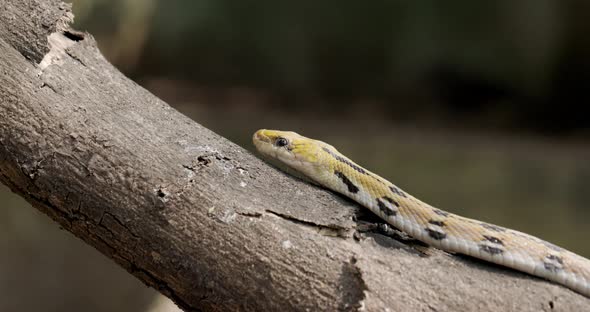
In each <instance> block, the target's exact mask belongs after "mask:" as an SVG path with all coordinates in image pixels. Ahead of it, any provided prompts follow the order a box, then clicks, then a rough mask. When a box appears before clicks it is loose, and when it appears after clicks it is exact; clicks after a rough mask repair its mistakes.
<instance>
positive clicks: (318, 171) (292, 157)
mask: <svg viewBox="0 0 590 312" xmlns="http://www.w3.org/2000/svg"><path fill="white" fill-rule="evenodd" d="M253 142H254V145H255V146H256V148H257V149H258V151H259V152H260V153H261V154H263V155H264V156H267V157H270V158H273V159H276V160H278V161H280V162H282V163H284V164H286V165H287V166H288V167H290V168H292V169H294V170H296V171H297V172H299V173H301V174H303V175H305V176H307V177H308V178H310V179H311V180H313V181H314V182H315V183H318V184H320V185H321V186H324V187H326V188H328V189H331V190H333V191H335V192H338V193H341V194H343V195H345V196H347V197H349V198H351V199H352V200H354V201H356V202H357V203H359V204H361V205H362V206H364V207H366V208H368V209H370V210H371V211H372V212H373V213H375V214H376V215H378V216H379V217H381V218H382V219H383V220H385V221H387V223H389V224H391V225H393V226H395V227H396V228H398V229H399V230H401V231H404V232H405V233H407V234H409V235H411V236H412V237H414V238H415V239H418V240H420V241H422V242H424V243H427V244H428V245H430V246H434V247H436V248H440V249H442V250H445V251H449V252H455V253H461V254H465V255H469V256H472V257H475V258H479V259H482V260H485V261H489V262H493V263H496V264H499V265H503V266H506V267H509V268H513V269H516V270H519V271H522V272H526V273H529V274H531V275H535V276H538V277H542V278H545V279H547V280H550V281H554V282H556V283H559V284H562V285H564V286H566V287H569V288H570V289H572V290H574V291H576V292H578V293H580V294H583V295H585V296H586V297H590V260H588V259H586V258H583V257H581V256H579V255H576V254H574V253H572V252H570V251H567V250H565V249H563V248H561V247H558V246H555V245H553V244H551V243H548V242H546V241H543V240H541V239H539V238H536V237H534V236H531V235H528V234H525V233H522V232H518V231H515V230H511V229H507V228H503V227H500V226H497V225H493V224H489V223H485V222H481V221H477V220H473V219H469V218H465V217H461V216H458V215H455V214H452V213H449V212H446V211H443V210H440V209H437V208H434V207H432V206H430V205H428V204H426V203H424V202H422V201H420V200H418V199H417V198H415V197H413V196H411V195H410V194H408V193H406V192H405V191H403V190H402V189H400V188H399V187H397V186H395V185H394V184H392V183H391V182H389V181H387V180H385V179H384V178H382V177H380V176H378V175H376V174H374V173H372V172H370V171H369V170H367V169H365V168H363V167H361V166H359V165H357V164H356V163H354V162H353V161H352V160H350V159H348V158H347V157H346V156H344V155H342V154H340V153H339V152H338V151H337V150H336V149H335V148H334V147H332V146H331V145H329V144H326V143H324V142H321V141H317V140H313V139H309V138H306V137H304V136H301V135H299V134H297V133H295V132H290V131H277V130H266V129H262V130H258V131H257V132H256V133H255V134H254V136H253Z"/></svg>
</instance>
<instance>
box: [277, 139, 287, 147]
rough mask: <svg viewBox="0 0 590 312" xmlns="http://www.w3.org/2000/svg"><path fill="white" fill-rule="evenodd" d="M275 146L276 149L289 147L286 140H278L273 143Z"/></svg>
mask: <svg viewBox="0 0 590 312" xmlns="http://www.w3.org/2000/svg"><path fill="white" fill-rule="evenodd" d="M275 145H276V146H277V147H283V146H287V145H289V140H287V139H285V138H278V139H277V140H276V141H275Z"/></svg>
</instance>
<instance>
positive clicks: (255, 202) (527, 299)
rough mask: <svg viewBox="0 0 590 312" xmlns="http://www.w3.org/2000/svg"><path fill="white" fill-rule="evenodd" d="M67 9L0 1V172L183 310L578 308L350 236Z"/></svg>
mask: <svg viewBox="0 0 590 312" xmlns="http://www.w3.org/2000/svg"><path fill="white" fill-rule="evenodd" d="M72 18H73V16H72V14H71V12H70V8H69V6H68V5H65V4H63V3H61V2H60V1H58V0H2V2H0V99H1V101H0V181H2V183H4V184H6V185H7V186H9V187H10V188H11V189H12V191H14V192H15V193H18V194H20V195H21V196H23V197H24V198H26V199H27V200H28V201H29V202H30V203H32V204H33V206H34V207H36V208H38V209H39V210H41V211H43V212H44V213H46V214H47V215H49V216H50V217H51V218H52V219H54V220H55V221H56V222H58V223H59V224H60V225H61V226H63V227H64V228H65V229H66V230H68V231H70V232H72V233H73V234H74V235H76V236H78V237H79V238H81V239H82V240H84V241H85V242H87V243H88V244H90V245H92V246H94V247H95V248H97V249H98V250H100V251H101V252H102V253H104V254H105V255H107V256H109V257H110V258H112V259H113V260H114V261H116V262H117V263H118V264H119V265H121V266H122V267H124V268H126V269H127V270H128V271H129V272H130V273H132V274H133V275H135V276H136V277H137V278H139V279H140V280H142V281H143V282H144V283H146V284H147V285H150V286H152V287H154V288H156V289H158V290H159V291H160V292H162V293H163V294H165V295H166V296H168V297H170V298H171V299H173V300H174V301H175V302H176V303H177V304H178V305H179V306H180V307H182V308H183V309H185V310H208V311H225V310H243V311H254V310H283V311H304V310H317V309H323V310H357V309H363V308H364V309H366V310H367V311H383V310H385V309H386V308H389V309H390V310H396V311H398V310H399V311H419V310H420V311H428V310H432V311H447V310H448V311H461V310H465V311H471V310H474V309H478V310H480V311H498V310H500V311H502V310H514V309H518V310H520V311H538V310H540V309H545V310H549V309H553V308H555V309H561V310H564V311H566V310H568V311H576V310H577V311H581V310H583V309H584V308H586V307H587V306H588V303H589V302H588V299H587V298H584V297H582V296H580V295H578V294H575V293H573V292H572V291H569V290H567V289H565V288H564V287H561V286H558V285H554V284H551V283H549V282H546V281H542V280H540V279H537V278H533V277H529V276H527V275H525V274H521V273H518V272H514V271H511V270H506V269H503V268H499V267H496V266H493V265H490V264H487V263H482V262H479V261H475V260H472V259H468V258H465V257H459V256H452V255H449V254H446V253H444V252H440V251H437V250H434V249H425V248H424V247H421V246H420V245H416V244H414V243H412V242H411V241H409V242H408V241H399V240H396V239H395V238H393V237H391V236H388V235H383V233H381V234H380V233H375V232H372V231H368V232H361V231H359V229H358V228H357V225H358V224H359V222H358V221H357V222H355V221H353V219H355V220H358V219H362V218H364V217H367V216H368V214H367V213H362V212H359V211H360V210H359V209H360V208H358V207H357V206H356V205H354V204H352V203H350V202H348V201H346V200H344V199H342V198H340V197H338V196H336V195H334V194H332V193H329V192H327V191H324V190H321V189H318V188H316V187H312V186H310V185H308V184H305V183H303V182H301V181H299V180H296V179H293V178H290V177H288V176H286V175H284V174H282V173H280V172H278V171H277V170H275V169H274V168H271V167H269V166H268V165H266V164H265V163H263V162H262V161H260V160H259V159H257V158H255V157H254V156H253V155H251V154H250V153H248V152H246V151H245V150H243V149H242V148H240V147H239V146H236V145H235V144H233V143H231V142H229V141H227V140H226V139H224V138H222V137H220V136H218V135H216V134H215V133H212V132H211V131H209V130H207V129H205V128H203V127H202V126H200V125H199V124H197V123H195V122H193V121H191V120H190V119H188V118H187V117H185V116H183V115H182V114H180V113H178V112H177V111H175V110H174V109H172V108H170V106H168V105H167V104H166V103H164V102H162V101H161V100H159V99H158V98H156V97H154V96H153V95H151V94H150V93H149V92H147V91H146V90H144V89H143V88H141V87H140V86H138V85H137V84H135V83H134V82H133V81H131V80H129V79H128V78H126V77H125V76H123V75H122V74H121V73H120V72H118V71H117V70H116V69H115V68H113V66H112V65H111V64H109V63H108V62H107V61H106V60H105V59H104V57H103V56H102V55H101V54H100V52H99V51H98V49H97V47H96V43H95V41H94V39H93V38H92V37H91V36H90V35H89V34H85V33H78V32H76V31H74V30H72V29H70V28H69V26H68V23H69V21H71V19H72ZM363 215H364V217H363ZM369 218H370V216H369ZM360 223H362V222H360ZM364 224H367V223H364ZM368 225H369V226H368V227H369V228H370V227H371V224H370V223H368ZM400 247H401V248H400ZM424 249H425V250H426V253H420V252H416V250H424Z"/></svg>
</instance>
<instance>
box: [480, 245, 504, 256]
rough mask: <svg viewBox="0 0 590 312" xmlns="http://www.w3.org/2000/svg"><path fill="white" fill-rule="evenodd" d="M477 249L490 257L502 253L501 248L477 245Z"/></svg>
mask: <svg viewBox="0 0 590 312" xmlns="http://www.w3.org/2000/svg"><path fill="white" fill-rule="evenodd" d="M479 249H481V250H483V251H485V252H487V253H489V254H491V255H499V254H501V253H503V252H504V250H502V249H501V248H497V247H492V246H488V245H479Z"/></svg>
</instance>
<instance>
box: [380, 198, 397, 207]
mask: <svg viewBox="0 0 590 312" xmlns="http://www.w3.org/2000/svg"><path fill="white" fill-rule="evenodd" d="M382 198H383V199H385V200H386V201H388V202H389V203H391V204H393V205H394V206H396V207H399V203H398V202H396V201H395V200H393V198H391V197H387V196H383V197H382Z"/></svg>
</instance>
